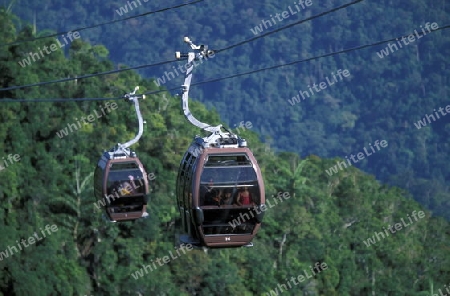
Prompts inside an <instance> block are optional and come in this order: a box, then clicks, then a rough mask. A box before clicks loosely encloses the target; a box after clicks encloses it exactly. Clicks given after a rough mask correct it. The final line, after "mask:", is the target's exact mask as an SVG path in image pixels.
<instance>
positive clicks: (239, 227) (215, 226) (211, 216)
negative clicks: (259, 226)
mask: <svg viewBox="0 0 450 296" xmlns="http://www.w3.org/2000/svg"><path fill="white" fill-rule="evenodd" d="M203 213H204V217H205V218H204V222H203V225H202V227H203V231H204V233H205V235H214V234H251V233H252V232H253V228H254V227H255V225H256V223H257V222H256V219H255V217H256V212H255V210H254V209H253V208H251V209H248V208H246V209H204V210H203Z"/></svg>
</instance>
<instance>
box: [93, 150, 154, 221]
mask: <svg viewBox="0 0 450 296" xmlns="http://www.w3.org/2000/svg"><path fill="white" fill-rule="evenodd" d="M94 182H95V187H94V194H95V197H96V198H97V199H98V200H101V201H102V202H101V203H102V204H104V205H105V206H104V208H105V212H106V215H107V217H108V219H109V220H110V221H112V222H116V221H129V220H135V219H138V218H143V217H146V216H147V215H148V213H147V211H146V210H147V201H148V193H149V187H148V181H147V173H146V171H145V169H144V166H143V164H142V163H141V161H140V160H139V158H137V157H136V155H135V153H134V152H131V153H130V156H129V155H127V154H126V153H118V152H114V151H109V152H104V153H103V155H102V157H101V158H100V160H99V161H98V163H97V167H96V169H95V172H94Z"/></svg>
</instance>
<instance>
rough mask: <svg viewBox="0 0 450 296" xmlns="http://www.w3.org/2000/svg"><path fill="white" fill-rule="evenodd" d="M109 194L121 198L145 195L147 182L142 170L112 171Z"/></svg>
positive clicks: (108, 184) (108, 187)
mask: <svg viewBox="0 0 450 296" xmlns="http://www.w3.org/2000/svg"><path fill="white" fill-rule="evenodd" d="M107 189H108V190H107V193H108V195H109V194H113V195H117V194H118V195H119V196H126V195H135V194H144V193H145V180H144V176H143V174H142V172H141V171H140V170H136V169H134V170H120V171H110V172H109V174H108V183H107Z"/></svg>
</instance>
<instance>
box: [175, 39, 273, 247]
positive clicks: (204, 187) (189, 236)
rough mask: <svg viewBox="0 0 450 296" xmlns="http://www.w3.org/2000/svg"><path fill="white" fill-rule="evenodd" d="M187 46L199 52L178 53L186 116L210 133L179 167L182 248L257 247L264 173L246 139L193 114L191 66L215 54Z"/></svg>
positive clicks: (198, 139)
mask: <svg viewBox="0 0 450 296" xmlns="http://www.w3.org/2000/svg"><path fill="white" fill-rule="evenodd" d="M184 41H185V42H186V43H188V44H189V45H190V47H191V48H192V49H193V50H195V52H190V53H188V54H181V53H180V52H177V53H176V57H177V58H178V59H181V58H182V57H187V58H188V64H187V66H188V67H187V71H186V75H185V81H184V84H183V86H182V90H183V95H182V106H183V111H184V115H185V116H186V118H187V119H188V120H189V122H191V123H192V124H194V125H195V126H197V127H199V128H202V129H203V130H205V131H208V132H210V133H211V134H210V135H209V136H207V137H204V138H202V137H200V136H196V137H195V138H194V140H193V142H192V143H191V145H190V146H189V148H188V150H187V151H186V153H185V154H184V156H183V158H182V160H181V163H180V167H179V171H178V176H177V185H176V186H177V187H176V195H177V204H178V209H179V211H180V215H181V224H182V229H183V232H184V233H183V234H182V235H180V236H179V240H180V243H190V244H192V245H194V246H198V247H209V248H220V247H241V246H253V243H252V240H253V238H254V237H255V235H256V234H257V232H258V230H259V229H260V226H261V222H262V220H263V216H264V211H262V210H261V209H262V208H263V207H265V191H264V182H263V178H262V174H261V170H260V169H259V166H258V162H257V161H256V159H255V157H254V156H253V153H252V152H251V150H250V149H249V148H248V147H247V142H246V141H245V139H242V138H240V137H239V136H237V135H236V134H234V133H232V132H231V131H229V130H228V129H226V128H225V127H223V126H222V125H218V126H210V125H208V124H206V123H202V122H200V121H198V120H197V119H196V118H194V116H193V115H192V114H191V112H190V111H189V106H188V92H189V86H190V81H191V78H192V70H193V61H194V60H198V59H202V58H205V57H208V56H211V55H212V54H213V52H212V51H210V50H208V48H207V46H205V45H201V46H196V45H194V44H193V43H192V42H191V41H190V39H189V38H188V37H185V39H184ZM222 129H224V131H222Z"/></svg>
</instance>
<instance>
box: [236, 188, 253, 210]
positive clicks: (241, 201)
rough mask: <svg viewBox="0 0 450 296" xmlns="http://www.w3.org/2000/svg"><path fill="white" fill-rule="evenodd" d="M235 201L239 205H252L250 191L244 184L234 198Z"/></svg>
mask: <svg viewBox="0 0 450 296" xmlns="http://www.w3.org/2000/svg"><path fill="white" fill-rule="evenodd" d="M236 203H237V204H238V205H239V206H246V205H253V204H254V202H253V199H252V195H251V193H250V191H248V187H247V186H245V187H244V188H241V189H240V192H239V195H238V198H237V200H236Z"/></svg>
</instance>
